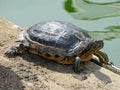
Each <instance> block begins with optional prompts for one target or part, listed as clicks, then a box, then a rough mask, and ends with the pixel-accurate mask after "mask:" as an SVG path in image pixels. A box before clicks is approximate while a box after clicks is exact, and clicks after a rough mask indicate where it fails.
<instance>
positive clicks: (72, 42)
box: [24, 21, 93, 56]
mask: <svg viewBox="0 0 120 90" xmlns="http://www.w3.org/2000/svg"><path fill="white" fill-rule="evenodd" d="M24 37H25V38H26V39H27V40H28V41H29V43H30V46H29V47H31V48H33V49H36V50H38V51H41V52H44V53H52V54H55V55H64V56H73V55H77V54H79V53H81V52H82V51H83V50H85V49H86V47H88V45H89V44H90V43H91V42H92V41H93V39H91V37H90V36H89V35H88V34H87V33H86V32H85V31H84V30H82V29H81V28H79V27H77V26H75V25H73V24H71V23H66V22H62V21H50V22H42V23H38V24H36V25H34V26H32V27H30V28H29V29H28V30H27V31H26V32H25V34H24Z"/></svg>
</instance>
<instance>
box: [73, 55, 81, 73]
mask: <svg viewBox="0 0 120 90" xmlns="http://www.w3.org/2000/svg"><path fill="white" fill-rule="evenodd" d="M80 63H81V62H80V57H76V58H75V60H74V65H73V69H74V71H75V72H80V71H83V67H82V66H81V65H80Z"/></svg>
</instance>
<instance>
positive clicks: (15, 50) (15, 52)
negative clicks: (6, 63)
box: [5, 44, 27, 57]
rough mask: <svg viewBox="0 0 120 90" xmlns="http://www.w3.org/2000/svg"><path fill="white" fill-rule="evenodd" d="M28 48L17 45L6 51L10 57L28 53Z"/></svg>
mask: <svg viewBox="0 0 120 90" xmlns="http://www.w3.org/2000/svg"><path fill="white" fill-rule="evenodd" d="M26 50H27V49H26V47H25V46H24V45H23V44H19V45H15V46H12V47H10V48H7V49H6V50H5V55H6V56H8V57H11V56H16V55H19V54H22V53H24V52H25V51H26Z"/></svg>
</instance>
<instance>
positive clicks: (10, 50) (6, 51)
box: [4, 46, 18, 57]
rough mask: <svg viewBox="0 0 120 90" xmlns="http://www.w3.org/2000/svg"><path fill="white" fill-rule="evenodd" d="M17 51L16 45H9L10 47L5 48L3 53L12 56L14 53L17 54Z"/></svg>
mask: <svg viewBox="0 0 120 90" xmlns="http://www.w3.org/2000/svg"><path fill="white" fill-rule="evenodd" d="M17 51H18V49H17V47H15V46H13V47H11V48H7V49H6V50H5V53H4V54H5V55H6V56H7V57H13V56H15V55H17V54H18V53H17Z"/></svg>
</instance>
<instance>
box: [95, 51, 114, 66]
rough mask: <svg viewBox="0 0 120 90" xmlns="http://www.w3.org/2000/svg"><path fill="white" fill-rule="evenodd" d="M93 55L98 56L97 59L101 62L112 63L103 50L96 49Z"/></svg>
mask: <svg viewBox="0 0 120 90" xmlns="http://www.w3.org/2000/svg"><path fill="white" fill-rule="evenodd" d="M94 55H95V56H97V57H98V58H99V61H100V63H102V64H108V65H111V64H113V63H112V62H110V61H109V58H108V56H107V54H106V53H105V52H102V51H97V52H95V53H94Z"/></svg>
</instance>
